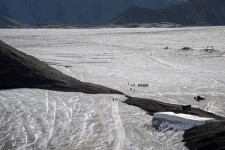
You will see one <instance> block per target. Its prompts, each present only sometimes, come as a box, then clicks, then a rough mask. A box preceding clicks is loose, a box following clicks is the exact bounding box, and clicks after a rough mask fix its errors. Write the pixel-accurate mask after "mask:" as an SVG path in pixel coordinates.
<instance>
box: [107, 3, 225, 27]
mask: <svg viewBox="0 0 225 150" xmlns="http://www.w3.org/2000/svg"><path fill="white" fill-rule="evenodd" d="M224 8H225V1H224V0H189V1H188V3H187V4H180V5H176V6H172V7H170V8H168V9H160V10H155V9H147V8H140V7H136V6H135V7H131V8H129V9H128V10H127V11H125V12H124V13H123V14H122V15H120V16H119V17H117V18H115V19H113V20H112V21H110V22H109V24H128V23H161V22H171V23H176V24H182V25H225V9H224Z"/></svg>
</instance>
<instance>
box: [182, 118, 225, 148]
mask: <svg viewBox="0 0 225 150" xmlns="http://www.w3.org/2000/svg"><path fill="white" fill-rule="evenodd" d="M183 138H184V139H183V142H185V146H186V147H188V148H189V149H190V150H192V149H194V150H195V149H197V150H224V149H225V121H221V122H214V123H209V124H206V125H202V126H198V127H195V128H192V129H189V130H187V131H185V132H184V135H183Z"/></svg>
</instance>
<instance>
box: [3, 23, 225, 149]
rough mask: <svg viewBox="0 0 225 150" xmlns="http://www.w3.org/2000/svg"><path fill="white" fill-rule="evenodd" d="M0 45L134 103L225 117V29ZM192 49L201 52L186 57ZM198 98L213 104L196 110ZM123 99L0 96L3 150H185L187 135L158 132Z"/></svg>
mask: <svg viewBox="0 0 225 150" xmlns="http://www.w3.org/2000/svg"><path fill="white" fill-rule="evenodd" d="M0 39H1V40H3V41H4V42H7V43H8V44H10V45H12V46H14V47H16V48H18V49H19V50H21V51H23V52H26V53H28V54H31V55H33V56H35V57H37V58H39V59H40V60H42V61H45V62H47V63H48V64H50V65H51V66H53V67H55V68H57V69H59V70H60V71H62V72H63V73H66V74H68V75H70V76H72V77H76V78H77V79H79V80H81V81H85V82H93V83H96V84H101V85H104V86H107V87H111V88H115V89H118V90H121V91H122V92H125V93H127V94H129V95H132V96H140V97H146V98H152V99H156V100H160V101H164V102H169V103H177V104H191V105H195V106H196V107H198V106H199V105H200V107H201V108H202V109H205V110H208V111H210V112H213V113H216V114H219V115H224V112H225V107H224V106H225V103H224V98H225V94H224V93H225V91H224V87H225V78H224V73H225V71H224V64H225V59H224V54H225V53H224V52H225V46H224V41H225V28H224V27H199V28H179V29H167V28H164V29H160V28H157V29H155V28H150V29H142V28H138V29H71V30H70V29H68V30H60V29H58V30H54V29H51V30H47V29H40V30H39V29H37V30H33V29H29V30H27V29H21V30H6V29H4V30H0ZM211 45H213V46H214V48H215V50H216V51H214V52H213V53H207V52H204V51H203V50H202V49H205V48H206V47H207V46H211ZM166 46H167V47H168V49H164V48H165V47H166ZM187 46H188V47H191V48H192V49H193V50H190V51H184V50H181V49H182V48H183V47H187ZM128 83H132V84H136V85H137V84H139V83H141V84H149V87H136V86H135V92H134V91H132V92H131V91H130V86H128ZM197 94H200V95H203V96H205V97H206V101H204V102H201V103H197V102H195V101H194V99H193V98H194V96H196V95H197ZM116 96H117V95H88V94H81V93H66V94H65V93H63V92H54V91H45V90H32V89H29V90H28V89H20V90H9V91H0V103H1V105H0V106H1V107H0V113H1V114H2V115H1V116H0V119H1V125H2V126H1V130H0V131H1V132H0V134H1V135H3V136H0V138H1V139H0V146H1V148H18V149H19V148H20V149H22V148H25V147H27V148H40V149H43V148H49V149H50V148H55V147H57V148H62V147H63V148H65V147H66V148H68V149H70V148H71V149H104V148H105V149H115V147H116V148H118V147H123V149H185V148H184V147H183V143H182V142H181V140H182V134H183V131H179V132H173V131H169V130H167V129H165V130H164V131H161V132H158V131H156V130H155V129H154V128H153V127H152V117H151V116H149V115H146V114H145V112H144V111H142V110H140V109H138V108H136V107H132V106H128V105H126V104H123V103H121V102H120V101H121V100H125V98H124V97H119V98H118V100H119V101H112V98H113V97H116ZM117 102H118V105H117ZM112 112H114V113H113V114H112ZM120 131H122V132H120ZM123 133H124V134H123ZM7 141H11V142H7Z"/></svg>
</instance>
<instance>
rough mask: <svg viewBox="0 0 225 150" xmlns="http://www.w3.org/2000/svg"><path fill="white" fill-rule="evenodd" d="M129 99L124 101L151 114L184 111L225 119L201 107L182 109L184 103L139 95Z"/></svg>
mask: <svg viewBox="0 0 225 150" xmlns="http://www.w3.org/2000/svg"><path fill="white" fill-rule="evenodd" d="M127 98H128V99H127V100H126V101H124V103H126V104H129V105H133V106H137V107H139V108H141V109H143V110H145V111H146V112H147V113H148V114H149V115H151V116H153V115H154V113H156V112H174V113H183V114H190V115H195V116H200V117H208V118H215V119H216V120H224V121H225V118H224V117H221V116H218V115H215V114H213V113H210V112H206V111H204V110H201V109H197V108H192V109H191V110H185V111H184V110H182V105H176V104H169V103H164V102H160V101H156V100H152V99H144V98H137V97H129V96H127Z"/></svg>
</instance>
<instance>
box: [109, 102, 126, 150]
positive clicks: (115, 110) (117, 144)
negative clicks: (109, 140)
mask: <svg viewBox="0 0 225 150" xmlns="http://www.w3.org/2000/svg"><path fill="white" fill-rule="evenodd" d="M112 116H113V119H114V124H115V130H116V139H115V141H114V149H115V150H122V149H123V141H124V138H125V130H124V128H123V124H122V121H121V118H120V114H119V107H118V101H113V102H112Z"/></svg>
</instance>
